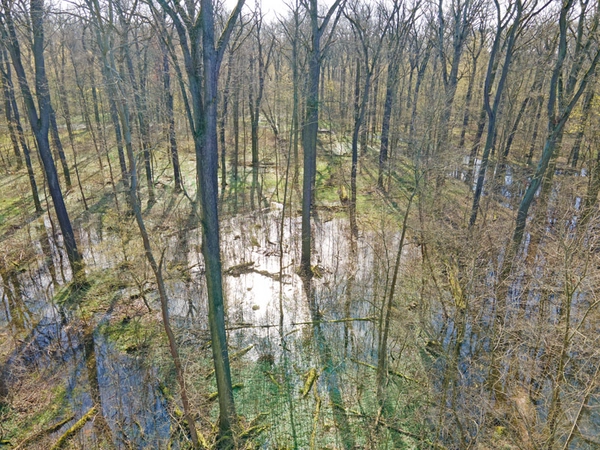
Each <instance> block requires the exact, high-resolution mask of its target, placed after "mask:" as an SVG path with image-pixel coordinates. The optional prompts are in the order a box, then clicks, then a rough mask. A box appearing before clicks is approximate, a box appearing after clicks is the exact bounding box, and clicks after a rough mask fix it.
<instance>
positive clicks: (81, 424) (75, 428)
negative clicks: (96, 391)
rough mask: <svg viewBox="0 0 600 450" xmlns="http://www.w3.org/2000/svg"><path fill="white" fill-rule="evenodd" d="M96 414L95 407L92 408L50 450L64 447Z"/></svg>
mask: <svg viewBox="0 0 600 450" xmlns="http://www.w3.org/2000/svg"><path fill="white" fill-rule="evenodd" d="M97 412H98V409H97V408H96V406H92V407H91V408H90V410H89V411H88V412H86V413H85V414H84V415H83V416H82V417H81V419H79V420H78V421H77V422H75V424H74V425H73V426H72V427H71V428H69V429H68V430H67V431H65V432H64V434H63V435H62V436H61V437H60V438H58V441H56V443H55V444H54V445H53V446H52V449H51V450H58V449H61V448H63V447H64V446H65V444H66V443H67V442H68V441H69V439H71V438H72V437H73V436H74V435H75V434H76V433H77V432H78V431H79V430H81V429H82V428H83V427H84V426H85V424H86V423H88V422H89V421H90V420H91V419H92V418H93V417H94V416H95V415H96V413H97Z"/></svg>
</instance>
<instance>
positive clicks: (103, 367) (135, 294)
mask: <svg viewBox="0 0 600 450" xmlns="http://www.w3.org/2000/svg"><path fill="white" fill-rule="evenodd" d="M512 184H513V181H512V170H511V169H510V168H509V169H508V170H507V172H506V175H505V179H504V186H505V187H506V188H507V189H510V188H511V186H512ZM505 197H507V198H508V197H509V195H508V191H507V194H505ZM31 226H32V228H33V229H34V230H36V231H37V233H36V234H35V235H36V236H37V235H39V236H40V237H38V238H37V239H35V240H34V241H33V242H32V247H33V249H34V251H35V253H36V255H37V258H36V259H35V260H34V261H33V262H30V263H28V264H27V265H26V266H25V267H22V268H19V270H7V271H4V272H3V279H2V285H1V287H0V296H1V297H0V299H1V303H2V309H1V310H0V333H1V334H0V336H2V339H5V340H11V342H13V344H12V346H11V348H12V351H11V353H10V354H9V355H8V357H7V358H6V359H5V361H3V365H2V366H1V372H0V373H1V374H2V377H1V379H2V382H3V383H0V384H4V385H5V386H6V389H7V390H8V396H7V398H11V396H12V395H15V394H14V392H12V391H14V390H16V389H19V387H20V386H22V383H23V380H24V379H26V378H27V377H28V376H31V374H32V373H37V374H38V376H40V377H42V378H45V379H52V378H57V379H59V380H62V384H61V383H59V384H61V385H62V388H63V391H64V392H63V393H62V395H61V402H62V403H61V405H60V408H62V409H61V411H62V413H61V414H58V416H57V420H56V421H58V419H60V418H64V417H67V416H69V415H73V419H72V420H70V421H69V422H67V423H66V424H65V425H64V426H63V427H61V428H60V429H58V430H57V431H56V432H54V433H53V434H52V435H51V436H50V439H51V440H55V439H58V437H59V436H60V435H61V434H62V433H64V432H65V430H66V429H68V427H70V426H72V425H73V424H74V423H75V422H76V421H77V420H78V419H79V418H80V417H82V416H83V415H84V414H86V412H88V411H89V410H90V408H92V406H94V405H99V407H100V413H99V414H97V415H96V416H95V418H94V420H92V421H90V422H89V423H88V424H87V425H85V426H84V427H83V428H82V430H81V431H80V432H79V433H78V434H77V436H76V437H75V438H74V440H73V445H75V446H77V447H81V448H96V446H102V445H107V444H106V443H109V444H110V445H109V446H112V447H116V448H119V449H120V448H131V447H133V448H167V446H168V445H169V443H171V444H172V445H173V448H178V447H179V445H180V444H179V443H181V442H185V440H186V437H185V434H186V432H185V429H183V428H181V427H179V426H178V425H177V418H176V414H175V413H174V411H175V409H176V405H175V403H177V402H178V396H177V393H176V392H177V389H176V384H175V383H174V378H173V376H172V375H171V377H170V381H168V382H167V381H166V380H165V379H164V377H165V373H169V371H170V369H169V362H168V360H161V361H154V360H152V359H149V358H148V355H150V354H152V353H150V352H149V349H148V348H145V347H144V343H143V342H142V343H141V344H140V343H138V342H136V343H135V344H132V345H130V346H129V347H126V348H124V347H123V346H120V345H118V344H117V343H116V342H115V340H114V336H113V335H111V332H110V331H109V330H110V329H111V328H110V326H113V328H114V327H116V329H118V326H121V325H122V326H123V327H125V326H128V325H129V324H130V323H134V322H135V323H137V322H136V321H138V320H140V323H142V322H141V320H142V319H141V318H142V317H144V316H145V315H157V311H158V310H159V304H158V300H157V296H156V292H155V289H154V285H153V282H152V279H151V277H146V279H139V280H137V282H138V284H137V285H132V283H131V280H129V283H128V284H127V286H125V285H124V286H122V287H116V288H115V292H114V299H112V300H111V302H110V307H109V308H108V310H106V309H103V310H98V311H97V312H95V313H94V314H93V317H92V318H88V319H86V320H83V319H82V318H81V316H80V315H79V314H78V310H77V307H74V306H69V305H66V304H57V303H56V302H55V301H54V300H53V299H55V295H56V294H57V293H58V291H59V289H60V287H61V286H62V285H64V284H65V281H66V280H69V278H70V274H69V269H68V264H67V259H66V255H64V252H63V250H62V247H61V242H60V237H58V238H57V237H56V236H55V233H54V232H53V230H52V224H51V223H50V221H49V219H48V217H47V216H44V217H43V218H42V219H41V220H40V221H39V223H35V224H33V225H31ZM280 226H281V208H280V205H277V204H273V205H272V207H271V208H268V209H266V210H263V211H260V212H257V213H254V214H244V215H237V216H234V217H224V218H223V223H222V245H221V248H222V256H223V269H224V287H225V292H226V301H227V327H228V330H229V331H228V336H229V345H230V355H231V357H232V376H233V383H234V385H236V386H237V387H236V390H235V399H236V404H237V407H238V413H239V414H240V415H241V416H243V417H244V418H245V420H246V421H247V423H250V422H251V420H252V419H253V418H255V417H257V416H259V415H260V414H263V415H264V416H262V419H261V420H262V421H261V422H260V423H262V424H264V425H265V428H264V429H262V430H261V433H260V434H259V435H257V436H256V437H255V439H256V442H257V443H259V444H260V445H261V448H282V447H284V446H286V448H288V447H294V446H295V447H297V448H309V447H310V446H312V447H314V448H325V447H329V448H353V447H356V448H363V447H364V448H370V446H372V445H373V444H372V442H373V441H372V439H373V436H372V435H371V434H370V431H369V429H370V428H372V423H374V418H375V417H376V416H377V414H378V409H377V405H376V401H375V377H374V376H375V370H374V366H377V356H378V355H377V349H378V339H379V335H378V326H377V323H378V320H379V314H380V305H381V303H382V301H383V299H384V298H386V295H388V291H387V289H388V287H387V286H388V285H389V280H390V277H391V270H392V265H393V261H394V258H395V252H396V247H397V241H398V239H399V233H398V230H397V229H391V230H390V229H386V228H385V227H384V226H382V227H381V229H379V228H378V226H377V225H373V224H370V225H369V227H370V230H368V231H364V232H363V233H362V234H361V235H360V237H359V239H358V240H357V241H356V242H355V243H353V242H352V240H351V236H350V231H349V226H348V221H347V220H346V219H345V218H342V217H340V216H339V215H336V214H333V213H329V212H325V213H322V214H319V217H318V218H317V219H316V220H315V223H314V242H315V244H314V254H313V261H315V262H317V265H316V267H315V274H316V276H315V278H314V279H313V283H312V286H311V288H310V289H309V290H308V293H307V287H306V286H305V285H303V283H302V281H301V279H300V277H299V276H298V275H297V274H296V272H295V270H296V268H297V266H298V262H299V254H300V242H299V236H300V220H299V217H297V216H294V217H291V218H289V217H286V219H285V221H284V226H283V236H282V237H281V236H280ZM369 227H367V226H365V227H363V228H365V229H368V228H369ZM76 228H77V232H78V242H79V243H80V247H81V249H82V251H83V255H84V258H85V260H86V264H87V268H88V271H90V272H96V271H99V272H102V271H112V270H119V269H118V268H119V267H126V265H125V263H129V264H131V263H132V261H137V262H136V264H142V263H141V262H140V260H135V259H133V257H131V256H130V255H128V254H127V251H125V250H123V248H124V246H123V244H122V236H121V235H120V234H119V232H118V230H115V229H112V228H111V227H109V226H105V224H104V223H103V221H102V217H101V216H100V215H99V214H91V216H90V217H89V218H88V220H86V222H85V223H83V222H81V223H78V224H76ZM130 239H138V238H137V237H136V235H135V233H133V234H132V237H130ZM280 241H281V242H283V246H282V248H280V244H279V243H280ZM200 244H201V242H200V237H199V232H198V230H197V229H193V230H189V231H188V232H187V233H185V234H181V233H180V234H179V235H178V236H172V237H166V238H164V239H163V240H162V241H161V245H165V246H168V250H167V251H166V252H165V255H166V260H167V261H174V262H177V264H178V265H179V267H184V268H186V269H187V270H185V271H184V272H185V276H183V275H181V273H183V272H181V271H178V270H179V269H175V268H171V269H170V272H168V273H169V276H167V288H168V296H169V300H170V303H169V308H170V313H171V317H172V323H173V325H174V327H175V329H176V333H177V335H178V340H179V345H180V347H181V351H182V355H183V357H184V361H185V363H186V370H187V372H188V378H190V379H192V378H193V380H191V383H190V384H191V385H192V387H191V390H192V402H194V400H195V401H196V403H195V405H196V407H197V408H198V409H199V410H200V411H199V413H198V414H199V416H200V417H199V423H200V424H201V427H200V429H201V431H202V430H207V429H208V424H210V423H211V422H213V423H214V421H215V418H216V413H217V411H216V406H215V405H214V404H213V403H210V402H207V401H206V394H208V393H211V392H212V391H213V390H214V387H213V384H212V383H213V381H212V380H210V379H209V377H205V376H202V375H198V373H196V372H194V370H201V369H203V370H205V369H206V368H207V367H210V351H209V350H208V348H209V342H208V341H209V339H208V335H209V333H208V324H207V321H206V317H207V305H206V288H205V285H204V280H203V263H202V259H201V257H200V256H199V252H198V250H199V248H200ZM281 250H283V253H281ZM422 257H423V255H422V248H421V247H420V246H418V245H417V244H414V243H412V241H411V242H410V243H408V244H407V245H406V246H405V249H404V252H403V255H402V258H403V259H402V267H401V274H400V282H399V284H400V285H401V288H399V292H398V293H397V297H398V300H397V301H396V303H395V306H394V312H393V317H394V320H395V321H396V322H397V323H398V326H396V327H395V329H394V330H393V332H392V335H391V336H390V343H389V346H388V348H389V354H390V366H391V368H392V369H393V370H394V371H396V372H397V373H400V372H402V377H404V378H402V377H398V379H397V378H393V379H392V378H391V379H390V380H391V381H390V387H389V389H390V392H393V393H394V395H395V396H397V398H396V397H394V402H395V404H396V408H397V412H396V416H395V418H394V420H395V421H396V422H395V423H397V424H398V425H397V426H396V428H403V427H404V426H405V425H406V426H409V425H411V424H412V425H411V426H412V428H410V430H412V431H410V430H409V432H410V434H411V435H412V436H410V435H405V436H404V437H400V438H397V436H396V437H395V436H392V439H393V442H394V445H398V441H397V440H396V439H404V440H403V441H402V442H404V443H405V444H406V445H407V446H411V445H412V446H416V447H414V448H419V446H420V445H424V444H423V442H430V443H431V442H439V443H441V444H444V445H446V446H449V448H461V447H462V445H464V444H467V445H473V444H474V443H475V442H477V440H478V439H479V433H480V428H481V427H482V426H486V427H488V428H490V429H494V427H506V422H505V421H503V420H505V417H507V416H509V415H511V414H512V417H515V416H516V417H521V418H522V420H523V422H524V423H525V428H526V429H527V431H525V432H523V433H524V434H523V435H524V436H529V437H527V439H529V440H530V442H531V441H534V440H535V439H536V437H535V436H538V435H534V434H533V432H539V436H541V435H543V433H544V430H545V428H544V427H545V426H546V424H547V422H548V421H549V416H550V415H551V414H552V408H553V407H552V403H551V399H552V397H553V395H554V394H555V393H556V390H555V389H554V385H553V381H552V380H553V379H555V378H556V376H557V372H556V371H557V370H558V369H557V367H555V365H554V364H555V361H554V359H552V358H554V353H553V352H556V351H557V350H556V348H550V347H549V346H550V344H549V343H547V342H544V341H543V340H542V339H541V338H540V337H539V336H547V335H548V334H549V333H551V332H552V331H549V330H548V328H549V327H550V326H551V325H552V323H554V324H558V323H559V322H560V321H561V320H562V317H563V314H564V309H565V303H564V301H562V300H560V299H559V296H558V295H556V294H555V292H554V291H548V289H546V287H545V286H540V288H539V289H532V287H531V285H532V284H533V285H535V284H536V282H537V280H541V278H542V274H540V273H538V274H534V277H533V278H527V279H525V277H521V278H520V279H517V281H516V282H515V283H514V284H513V285H512V286H511V287H510V288H509V294H510V295H509V298H510V299H511V301H510V302H509V305H508V307H507V309H506V311H505V313H504V314H500V313H499V312H498V305H497V303H496V302H495V301H494V298H493V292H492V286H493V285H494V280H495V277H496V276H497V270H498V269H497V267H496V266H495V264H494V263H493V262H490V261H488V262H487V263H485V264H484V265H486V264H487V276H486V277H484V279H483V280H481V283H480V284H481V286H483V287H481V286H480V287H481V289H482V291H481V292H487V295H481V296H480V297H478V298H471V297H470V296H469V295H467V299H466V305H464V306H462V305H459V304H458V303H456V304H453V300H452V296H451V295H450V294H449V293H448V288H447V283H446V281H445V280H439V282H440V284H441V289H442V291H437V294H435V295H433V296H432V298H434V300H427V301H426V299H428V298H429V297H428V296H427V295H426V293H424V291H422V292H419V290H420V289H421V290H422V289H424V288H423V287H422V285H423V283H425V281H422V280H421V279H420V278H419V277H418V276H417V275H416V273H418V272H416V270H417V269H420V265H421V262H422ZM541 263H542V264H543V261H542V262H541ZM540 270H541V271H543V269H540ZM146 272H147V271H146ZM525 281H527V283H525ZM584 288H585V289H583V288H582V289H581V291H579V292H578V293H575V294H573V298H572V301H571V302H570V309H571V311H572V316H571V321H572V325H573V327H576V326H579V328H578V329H577V333H579V334H577V335H575V334H573V336H571V339H573V341H576V340H578V341H580V342H579V345H577V346H576V345H571V346H569V347H568V349H567V350H566V352H565V360H566V363H565V364H564V367H563V374H564V377H565V380H566V381H565V383H564V388H563V389H562V390H561V391H560V392H559V394H558V396H559V398H561V399H563V406H562V407H561V411H560V414H559V421H562V422H561V423H563V424H565V425H563V426H562V428H560V430H559V431H560V435H559V436H558V437H557V438H556V445H557V446H559V445H560V446H562V445H563V444H565V442H566V439H570V440H569V443H568V445H569V448H592V447H593V442H595V441H594V436H596V435H598V434H600V414H599V412H598V411H597V405H598V404H599V397H598V389H597V387H596V384H597V382H598V381H600V380H598V377H597V375H598V373H597V372H598V370H597V367H598V362H599V361H600V360H599V356H598V355H597V354H596V352H595V351H594V350H593V348H594V346H595V347H596V348H597V347H598V346H596V345H595V343H594V342H591V341H590V339H597V337H596V336H597V335H598V333H597V331H599V330H598V329H597V328H595V327H596V325H597V322H596V321H584V318H583V315H584V314H585V312H586V311H591V310H593V308H595V303H594V300H593V299H591V298H590V297H589V295H586V294H585V293H586V292H590V291H591V290H593V287H592V286H584ZM132 298H135V301H134V303H133V304H134V305H135V311H134V312H131V313H130V312H128V310H127V309H126V306H125V307H124V306H123V305H122V302H123V300H124V299H125V300H126V299H130V300H131V299H132ZM142 299H143V302H144V303H143V302H142ZM129 305H131V304H129ZM147 307H150V310H151V312H149V311H148V309H147ZM523 317H525V318H527V320H526V321H523V320H520V319H521V318H523ZM499 318H501V323H502V325H499V324H498V323H499V322H498V321H499V320H500V319H499ZM146 326H147V323H146ZM499 327H500V328H499ZM154 332H156V333H159V334H160V333H161V330H160V329H155V330H154ZM500 332H502V333H506V335H507V336H509V337H508V338H506V339H500V340H499V339H498V333H500ZM580 335H581V336H580ZM152 342H156V341H152ZM499 342H500V343H501V349H500V350H501V351H500V354H501V355H502V362H501V363H498V364H496V363H495V361H494V359H493V357H494V356H492V355H496V353H497V349H498V345H499V344H498V343H499ZM515 343H516V345H515ZM575 348H577V351H576V350H574V349H575ZM502 352H504V354H503V353H502ZM236 354H239V355H240V356H235V355H236ZM198 361H200V362H198ZM491 363H492V364H496V365H495V367H497V368H498V373H497V374H491V371H490V364H491ZM311 370H315V371H316V372H317V374H318V378H317V381H316V383H315V386H314V387H312V389H311V390H309V392H302V391H303V389H304V388H305V383H306V380H307V374H308V373H310V371H311ZM563 374H561V376H563ZM493 377H496V378H494V379H497V381H498V382H499V383H503V384H505V385H506V386H519V388H518V389H517V388H510V387H507V388H506V390H507V391H508V397H509V398H508V399H505V400H503V401H502V402H501V401H500V400H499V398H498V391H497V389H496V388H495V387H490V386H489V383H490V379H491V378H493ZM510 383H512V384H510ZM166 384H169V385H170V387H171V389H172V390H173V392H174V393H173V394H170V393H168V391H167V390H165V385H166ZM523 391H529V392H533V393H534V394H535V395H530V396H526V395H524V394H522V392H523ZM11 392H12V393H11ZM0 393H1V391H0ZM425 396H427V398H426V397H425ZM529 398H532V399H533V400H529ZM0 400H1V399H0ZM567 401H568V403H567ZM555 404H556V403H555ZM511 405H512V406H511ZM578 405H581V408H580V410H578V409H577V406H578ZM511 408H513V409H512V410H511ZM519 408H521V409H519ZM515 411H516V412H515ZM576 417H577V420H575V418H576ZM569 421H570V422H569ZM415 422H417V423H418V427H415V426H414V423H415ZM568 423H576V424H577V429H578V431H577V433H571V434H573V436H572V437H570V438H569V437H567V436H570V434H569V433H568V431H569V430H568ZM453 427H454V428H453ZM515 427H516V426H515ZM516 428H517V429H520V428H519V427H516ZM453 429H454V430H456V429H460V432H455V431H452V430H453ZM498 433H500V434H501V431H498ZM500 434H499V436H498V442H500V441H502V439H504V438H503V437H502V436H500ZM407 436H408V437H407ZM420 439H421V440H420ZM502 442H504V441H502ZM525 442H526V441H525ZM590 442H592V444H590ZM292 443H293V444H292ZM380 444H381V443H380ZM381 445H383V444H381ZM389 445H392V444H389ZM526 445H527V444H526Z"/></svg>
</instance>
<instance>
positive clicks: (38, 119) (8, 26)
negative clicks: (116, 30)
mask: <svg viewBox="0 0 600 450" xmlns="http://www.w3.org/2000/svg"><path fill="white" fill-rule="evenodd" d="M2 6H3V9H4V17H2V19H0V20H1V22H0V26H1V28H2V30H1V31H0V32H1V33H2V37H3V40H4V42H5V45H7V46H8V48H9V53H10V56H11V59H12V62H13V67H14V68H15V72H16V75H17V79H18V80H19V85H20V88H21V93H22V95H23V100H24V102H25V105H26V107H27V113H28V117H29V123H30V126H31V129H32V130H33V132H34V135H35V139H36V142H37V144H38V150H39V154H40V158H41V160H42V163H43V165H44V171H45V173H46V180H47V182H48V189H49V191H50V195H51V197H52V202H53V203H54V210H55V212H56V216H57V218H58V222H59V225H60V229H61V231H62V235H63V241H64V243H65V248H66V251H67V257H68V258H69V263H70V265H71V270H72V272H73V278H74V280H75V281H76V282H83V281H84V277H85V271H84V266H83V259H82V257H81V255H80V253H79V251H78V250H77V243H76V242H75V234H74V233H73V227H72V226H71V220H70V218H69V214H68V212H67V208H66V206H65V202H64V198H63V195H62V191H61V188H60V184H59V182H58V174H57V172H56V167H55V165H54V160H53V158H52V152H51V151H50V142H49V140H48V132H49V128H50V116H51V109H52V106H51V104H50V92H49V91H48V79H47V77H46V66H45V61H44V29H43V17H44V5H43V0H31V3H30V15H31V23H32V29H33V47H32V51H33V57H34V68H35V78H36V83H35V84H36V93H37V100H38V106H37V108H36V105H35V102H34V98H33V95H32V93H31V90H30V88H29V84H28V82H27V77H26V75H25V69H24V67H23V64H22V61H21V49H20V46H19V41H18V38H17V34H16V30H15V27H14V23H13V19H12V14H11V10H10V6H9V3H8V0H2Z"/></svg>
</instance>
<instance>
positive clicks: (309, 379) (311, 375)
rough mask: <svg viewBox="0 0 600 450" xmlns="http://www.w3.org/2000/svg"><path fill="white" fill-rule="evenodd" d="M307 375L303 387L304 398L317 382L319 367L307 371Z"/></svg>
mask: <svg viewBox="0 0 600 450" xmlns="http://www.w3.org/2000/svg"><path fill="white" fill-rule="evenodd" d="M305 376H306V381H305V382H304V387H303V388H302V398H306V396H307V395H308V393H309V392H310V389H311V388H312V386H313V384H315V381H316V380H317V377H318V373H317V369H315V368H314V367H313V368H311V369H310V370H309V371H308V372H306V375H305Z"/></svg>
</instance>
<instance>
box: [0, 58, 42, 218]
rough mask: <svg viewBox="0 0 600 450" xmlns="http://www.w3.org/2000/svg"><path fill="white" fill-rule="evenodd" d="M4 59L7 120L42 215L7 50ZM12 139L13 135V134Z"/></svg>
mask: <svg viewBox="0 0 600 450" xmlns="http://www.w3.org/2000/svg"><path fill="white" fill-rule="evenodd" d="M1 54H2V59H4V62H5V63H6V66H4V62H3V63H2V70H1V72H2V73H1V79H2V87H3V91H4V97H5V99H6V114H7V116H6V120H7V121H8V122H9V123H11V126H12V125H14V128H15V135H16V136H15V138H17V139H18V141H17V143H16V145H19V144H20V145H21V148H22V149H23V155H24V157H25V167H27V177H28V178H29V186H30V187H31V195H32V197H33V204H34V206H35V212H36V213H38V214H39V213H41V212H42V211H43V210H42V205H41V203H40V196H39V194H38V189H37V183H36V181H35V174H34V171H33V166H32V164H31V153H30V151H29V146H28V145H27V141H26V140H25V134H24V132H23V127H22V126H21V117H20V114H19V109H18V106H17V101H16V99H15V93H14V86H13V83H12V75H11V70H10V65H9V62H8V55H7V54H6V50H5V49H2V50H1ZM11 139H12V134H11Z"/></svg>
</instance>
